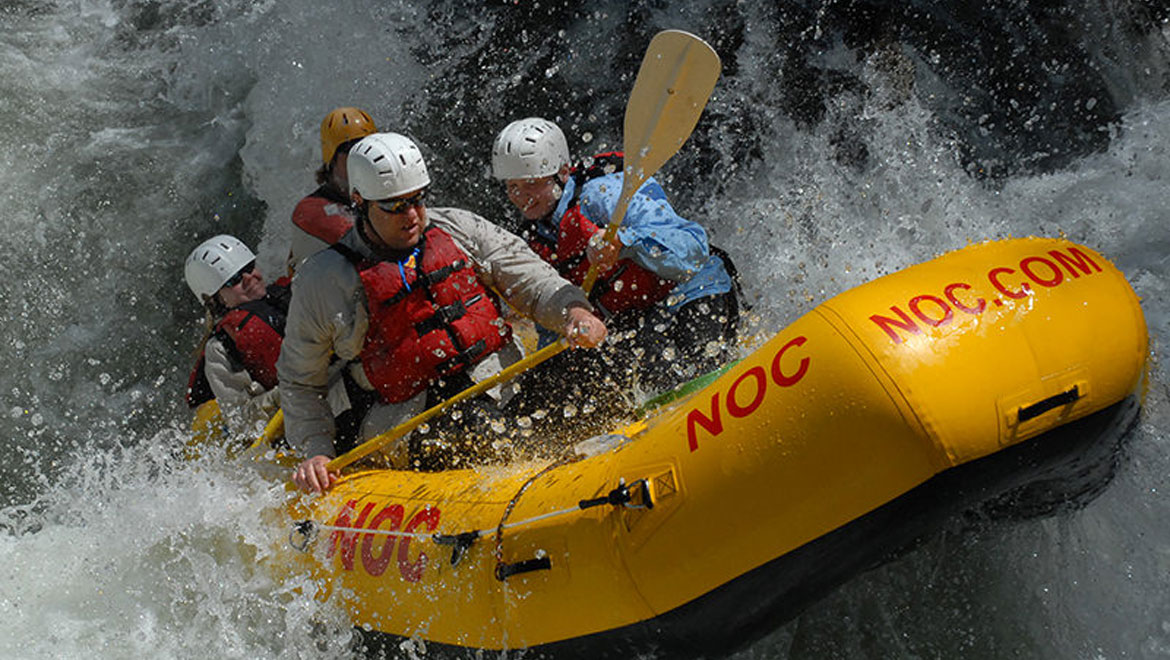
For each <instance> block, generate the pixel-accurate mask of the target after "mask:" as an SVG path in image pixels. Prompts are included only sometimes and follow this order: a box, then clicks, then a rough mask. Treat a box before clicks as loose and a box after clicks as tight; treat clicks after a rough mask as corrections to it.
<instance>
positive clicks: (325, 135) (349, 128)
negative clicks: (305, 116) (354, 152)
mask: <svg viewBox="0 0 1170 660" xmlns="http://www.w3.org/2000/svg"><path fill="white" fill-rule="evenodd" d="M377 131H378V129H377V127H376V126H374V120H373V119H371V118H370V115H368V114H366V111H365V110H359V109H358V108H351V107H348V106H347V107H344V108H337V109H336V110H334V111H332V112H330V113H329V114H327V115H325V118H324V119H322V120H321V160H322V161H324V162H325V164H326V165H328V164H329V163H331V162H333V154H335V153H337V147H340V146H341V145H343V144H345V143H346V142H352V141H354V140H358V139H361V138H364V137H365V136H367V135H369V134H371V133H376V132H377Z"/></svg>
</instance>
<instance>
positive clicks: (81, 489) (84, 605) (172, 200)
mask: <svg viewBox="0 0 1170 660" xmlns="http://www.w3.org/2000/svg"><path fill="white" fill-rule="evenodd" d="M773 5H775V6H773ZM1168 17H1170V10H1168V9H1167V7H1166V5H1165V4H1164V3H1155V2H1121V1H1119V0H1108V1H1106V2H1099V3H1081V4H1072V5H1068V6H1064V5H1061V4H1060V3H1045V2H1017V3H984V4H979V5H971V3H936V2H901V3H879V2H822V3H812V2H789V3H753V2H733V1H715V0H688V2H685V3H663V2H633V3H624V2H599V3H597V2H595V3H580V2H550V1H541V2H538V3H532V2H524V3H519V2H489V3H483V4H481V5H479V6H475V7H473V8H467V7H465V6H464V3H460V2H454V1H451V2H443V1H432V2H429V3H427V4H426V5H423V6H419V5H415V4H413V3H407V2H387V3H361V2H354V1H341V2H330V3H312V2H308V1H305V0H285V1H283V2H275V1H272V2H255V3H254V2H244V1H242V0H235V1H229V0H220V1H210V0H209V1H193V2H192V1H183V2H178V1H171V0H151V1H140V0H106V1H97V0H61V1H57V2H51V1H44V0H16V1H9V2H7V3H5V4H3V6H0V26H2V27H3V28H4V29H3V30H2V31H0V87H2V88H3V90H4V94H3V95H0V163H2V164H3V167H0V182H2V183H3V185H2V186H0V190H3V191H4V192H3V193H0V196H2V199H3V209H4V213H3V214H2V215H0V218H2V220H0V221H2V222H4V223H5V229H6V231H5V232H3V234H2V235H0V256H2V257H3V258H0V276H2V278H3V281H4V286H2V287H0V313H2V315H3V318H4V319H5V321H4V323H3V325H2V327H0V341H2V345H3V350H2V351H0V397H3V407H0V413H2V414H0V446H2V447H4V448H5V449H6V450H7V451H6V454H7V460H5V461H3V462H0V506H2V507H3V508H0V530H4V532H5V533H4V534H2V535H0V560H2V561H0V563H3V565H4V566H5V567H6V568H5V569H4V570H3V573H0V581H2V582H3V584H4V585H5V586H4V588H3V589H0V616H3V617H4V619H5V621H6V625H5V626H4V627H3V628H2V630H3V632H0V655H3V656H4V657H81V656H85V657H91V656H94V655H96V656H99V657H128V656H145V657H191V656H195V655H197V654H198V655H200V656H202V655H206V654H207V652H209V651H210V652H213V653H214V652H218V653H219V654H220V655H223V656H226V657H316V656H318V655H320V654H323V653H324V654H329V655H332V654H334V653H340V651H339V650H338V648H339V645H342V644H344V641H345V639H346V638H347V637H348V634H349V633H348V631H347V627H346V625H345V623H344V617H343V616H341V614H340V613H338V612H336V611H334V610H333V609H332V608H331V606H330V605H329V604H321V603H318V602H315V601H312V600H309V599H305V598H303V597H301V596H300V595H298V592H297V591H296V590H297V588H298V587H300V586H302V585H300V584H289V583H281V584H275V583H272V582H271V581H270V580H269V578H268V577H267V575H266V574H265V573H264V572H263V571H261V570H259V569H258V568H257V563H258V562H261V561H263V557H264V553H265V552H266V551H265V550H264V548H266V547H268V545H269V542H268V540H267V535H268V534H269V533H270V532H268V531H266V530H265V528H264V525H263V524H262V522H261V521H260V520H259V519H258V517H257V516H256V515H255V514H254V513H253V511H254V509H255V508H256V503H257V502H274V501H277V500H279V498H280V497H282V493H281V492H280V491H279V490H273V489H270V488H269V487H268V486H267V485H260V484H258V483H257V482H256V481H255V480H254V479H253V478H252V477H251V476H250V475H248V474H247V473H245V472H243V471H241V470H238V469H236V468H233V467H231V466H226V467H225V466H223V465H220V464H219V463H217V462H214V461H205V462H203V463H197V464H186V465H184V464H177V463H176V462H175V461H174V460H173V459H172V458H171V453H172V452H171V451H170V450H171V448H172V447H173V446H175V445H176V444H178V443H181V442H182V440H183V433H184V431H183V429H184V428H185V426H186V421H187V418H186V412H185V410H184V408H183V406H182V405H181V403H180V401H179V398H180V394H181V391H182V389H183V386H184V384H185V379H186V372H187V370H188V368H189V366H190V365H189V363H190V351H191V349H192V347H193V345H194V343H195V341H196V339H197V337H198V334H199V331H200V329H199V312H198V310H197V308H196V305H195V303H194V300H193V299H192V298H191V296H190V293H189V292H188V291H187V289H186V287H185V286H184V285H183V283H182V279H181V264H182V260H183V258H184V257H185V255H186V253H187V252H188V250H189V249H190V247H191V246H192V245H194V244H195V243H196V242H198V241H199V240H200V239H202V238H203V237H206V236H208V235H211V234H213V233H217V232H231V233H234V234H236V235H239V236H241V237H242V238H244V239H245V240H247V241H249V242H250V243H252V244H253V245H257V244H258V245H259V248H260V251H261V265H262V266H264V267H265V268H266V269H267V272H269V273H273V272H276V270H277V269H278V268H279V266H280V264H281V263H282V260H283V256H284V254H285V253H286V250H287V240H288V231H287V223H288V217H289V214H290V212H291V209H292V206H293V204H295V202H296V201H297V200H298V199H299V198H300V196H301V195H303V194H304V193H305V192H307V191H308V190H309V189H311V187H312V185H313V184H312V171H313V169H314V168H315V166H316V163H317V157H318V156H317V150H318V146H317V136H316V132H317V125H318V122H319V121H320V118H321V117H322V116H323V115H324V113H325V112H327V111H328V110H329V109H331V108H332V107H334V106H337V105H342V104H352V105H358V106H360V107H363V108H365V109H367V110H369V111H370V112H371V113H372V114H373V115H374V117H375V119H376V120H377V121H378V122H379V125H380V126H382V127H384V128H387V129H392V130H398V131H401V132H405V133H408V134H410V135H412V136H414V137H415V138H416V139H417V140H418V141H419V142H420V143H421V144H422V146H423V149H424V152H425V153H426V154H427V156H428V159H429V163H430V165H431V168H432V173H433V175H434V177H435V179H436V182H437V184H436V191H437V194H438V195H437V196H438V198H439V201H440V203H443V204H456V205H464V206H467V207H469V208H472V209H476V210H478V211H480V212H481V213H484V214H485V215H487V216H488V217H491V218H494V219H497V220H499V221H501V222H504V221H506V220H507V213H506V207H505V200H504V197H503V195H502V194H501V191H500V190H499V189H498V186H497V184H495V183H494V182H493V181H491V180H490V179H488V177H487V175H486V171H487V160H488V153H489V147H490V140H491V138H492V137H493V136H494V134H495V132H496V131H498V130H499V128H500V127H502V126H503V125H504V124H506V123H507V122H508V121H510V120H511V119H514V118H517V117H521V116H527V115H531V114H539V115H543V116H547V117H550V118H554V119H556V120H557V121H559V122H560V123H561V124H562V126H564V127H565V129H566V133H567V134H568V135H569V138H570V141H571V145H572V148H573V150H574V151H579V152H586V151H591V150H601V149H604V148H606V147H612V146H618V143H619V140H620V138H619V132H620V126H621V117H622V113H623V111H624V99H625V95H626V94H627V93H628V90H629V88H630V86H631V85H632V80H633V75H634V72H635V71H636V69H637V63H638V61H639V59H640V57H641V53H642V51H643V50H644V48H645V45H646V43H647V42H648V41H649V38H650V37H651V36H652V35H653V34H654V33H655V32H657V31H658V30H660V29H663V28H682V29H686V30H689V31H692V32H694V33H696V34H699V35H701V36H703V37H704V38H706V39H707V40H708V41H710V42H711V43H712V44H713V45H714V47H715V48H716V50H717V51H719V53H720V55H721V56H722V58H723V62H724V70H723V77H722V79H721V81H720V83H719V85H718V87H717V88H716V93H715V97H714V99H713V101H712V102H711V104H710V105H709V107H708V109H707V111H706V113H705V114H704V118H703V120H702V121H701V122H700V125H699V127H698V129H697V130H696V133H695V135H694V136H693V137H692V140H691V141H690V142H689V143H688V145H687V146H686V147H685V148H684V149H683V151H682V152H681V153H680V154H679V155H678V156H677V157H675V158H674V159H673V160H672V161H671V162H670V163H669V164H668V165H667V166H666V168H665V169H664V172H663V175H662V177H663V179H664V180H665V182H666V183H667V185H668V188H669V190H670V192H671V195H672V199H673V200H675V201H676V206H678V207H679V208H680V210H682V211H683V212H684V213H686V214H689V215H691V216H693V217H695V218H696V219H699V220H700V221H702V222H703V223H704V224H705V226H707V228H708V230H709V232H710V233H711V235H712V236H713V239H714V241H715V242H716V243H718V244H720V245H722V246H723V247H724V248H725V249H727V250H728V251H729V252H730V253H731V254H732V255H733V257H735V258H736V259H737V261H738V262H739V264H740V266H741V270H742V271H743V275H744V277H745V280H746V284H747V291H748V294H749V296H750V297H751V298H752V299H753V301H754V302H755V313H756V318H754V319H753V323H754V326H752V327H753V328H755V329H756V330H757V331H758V332H759V333H761V334H767V333H768V332H770V329H771V330H774V329H775V328H778V327H780V326H782V325H783V324H784V323H787V322H789V321H791V320H793V319H795V318H796V317H797V316H799V315H800V314H802V313H804V312H805V311H807V310H809V309H811V308H812V307H813V306H815V305H816V304H817V303H819V302H821V301H823V300H825V299H827V298H828V297H830V296H832V295H833V294H835V293H837V292H840V291H842V290H844V289H847V288H849V287H851V286H855V285H857V284H860V283H862V282H865V281H867V280H870V279H873V278H874V277H876V276H879V275H881V274H884V273H888V272H891V271H893V270H896V269H898V268H901V267H903V266H906V265H909V264H912V263H915V262H918V261H921V260H924V259H927V258H929V257H932V256H934V255H936V254H939V253H941V252H944V251H947V250H950V249H953V248H956V247H960V246H962V245H965V244H966V243H967V242H968V241H972V240H981V239H984V238H989V237H1002V236H1009V235H1013V236H1021V235H1032V234H1035V235H1061V234H1063V235H1066V236H1068V237H1069V238H1071V239H1073V240H1076V241H1079V242H1083V243H1086V244H1088V245H1090V246H1092V247H1094V248H1096V249H1098V250H1100V251H1101V252H1103V253H1104V254H1106V255H1107V256H1109V257H1110V258H1111V259H1113V260H1114V261H1115V263H1116V264H1117V265H1118V266H1119V267H1120V268H1122V270H1123V271H1125V272H1126V273H1127V275H1128V276H1129V278H1130V281H1131V283H1132V284H1133V286H1134V287H1135V289H1136V290H1137V291H1138V293H1139V295H1140V296H1142V298H1143V306H1144V308H1145V312H1146V315H1147V320H1148V323H1149V326H1150V330H1151V336H1152V353H1153V355H1152V357H1153V360H1154V361H1153V370H1152V374H1151V381H1150V389H1149V396H1148V399H1147V406H1146V410H1145V412H1144V415H1143V417H1142V419H1141V421H1140V423H1139V425H1138V427H1137V428H1136V430H1135V432H1134V434H1133V435H1132V436H1131V437H1130V438H1129V440H1128V441H1127V444H1126V450H1125V452H1124V455H1123V456H1122V460H1121V463H1120V466H1119V471H1118V473H1117V475H1116V477H1115V478H1114V479H1113V481H1112V482H1111V483H1110V485H1109V487H1108V488H1107V489H1106V490H1105V491H1104V492H1103V493H1101V495H1100V496H1099V497H1097V498H1096V499H1094V500H1093V501H1092V502H1090V503H1088V504H1087V505H1086V506H1083V507H1081V508H1078V509H1072V510H1067V511H1062V512H1059V513H1057V514H1056V515H1053V516H1049V517H1045V518H1041V519H1034V520H1026V521H1016V522H989V521H974V522H972V521H970V520H967V519H957V520H956V521H954V523H953V524H951V525H949V526H948V527H947V528H946V530H945V531H944V532H943V533H941V534H939V535H937V536H935V537H932V539H931V540H930V541H928V542H927V543H926V544H925V545H924V546H922V547H920V548H918V549H917V550H915V551H913V552H911V553H909V554H907V555H905V556H903V557H901V558H900V559H898V560H896V561H894V562H892V563H889V564H887V565H885V566H883V567H880V568H878V569H876V570H873V571H870V572H868V573H865V574H863V575H861V576H858V577H857V578H855V579H853V580H851V581H850V582H849V583H847V584H846V585H844V586H843V587H841V588H840V589H837V590H836V591H834V592H833V593H832V594H830V595H829V596H828V597H826V598H825V599H824V600H822V601H820V602H819V603H817V604H815V605H813V606H812V607H811V608H810V609H809V610H807V611H806V612H805V614H803V615H802V616H801V617H799V618H798V619H796V620H794V621H792V622H789V623H787V624H785V625H783V626H780V627H778V629H777V630H776V631H775V632H774V633H772V634H771V635H769V636H768V637H766V638H765V639H763V640H759V641H750V640H745V643H746V644H747V648H746V649H743V650H731V649H729V654H730V655H732V656H734V657H737V658H738V657H744V658H822V657H849V658H855V657H925V658H933V657H970V658H986V657H1036V658H1056V657H1059V658H1073V657H1076V658H1128V657H1138V658H1153V657H1163V656H1166V655H1170V615H1167V612H1170V602H1168V600H1170V598H1168V597H1167V595H1166V594H1167V593H1168V592H1170V590H1168V589H1167V587H1168V583H1170V580H1168V578H1167V575H1168V572H1170V560H1168V559H1167V558H1168V557H1170V532H1167V530H1166V525H1165V521H1166V520H1167V519H1168V516H1167V514H1168V509H1170V507H1167V505H1166V504H1165V503H1164V497H1163V493H1164V492H1166V491H1167V490H1168V489H1170V485H1168V484H1167V483H1166V476H1165V475H1167V474H1170V461H1168V460H1167V459H1166V448H1167V444H1168V438H1167V429H1168V428H1170V424H1168V415H1170V413H1168V408H1167V399H1168V397H1170V388H1168V385H1167V383H1168V378H1167V372H1166V367H1165V365H1164V361H1163V360H1162V359H1161V355H1162V352H1163V351H1164V347H1165V345H1166V340H1167V321H1168V310H1170V302H1168V298H1170V292H1168V286H1170V282H1168V275H1167V272H1168V269H1167V259H1168V257H1167V255H1168V254H1170V229H1168V227H1170V194H1167V181H1170V41H1168V37H1170V27H1168V24H1167V19H1168ZM144 494H149V497H144ZM305 586H306V588H309V586H310V585H305ZM321 648H324V649H326V651H321V650H320V649H321ZM330 649H331V650H330Z"/></svg>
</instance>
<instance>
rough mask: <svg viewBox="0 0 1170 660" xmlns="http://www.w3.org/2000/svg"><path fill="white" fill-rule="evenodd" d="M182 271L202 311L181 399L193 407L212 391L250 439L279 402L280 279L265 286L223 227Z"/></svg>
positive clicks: (284, 300)
mask: <svg viewBox="0 0 1170 660" xmlns="http://www.w3.org/2000/svg"><path fill="white" fill-rule="evenodd" d="M183 270H184V275H185V276H186V280H187V286H188V287H190V289H191V292H192V293H194V294H195V297H196V298H197V299H199V302H200V303H201V304H202V305H203V308H204V310H205V311H206V315H207V316H206V332H205V333H204V335H203V339H202V341H201V342H200V344H199V348H198V354H199V358H198V360H197V361H196V364H195V368H194V369H193V370H192V372H191V378H190V380H189V383H188V387H187V403H188V404H189V405H190V406H191V407H192V408H194V407H197V406H199V405H200V404H202V403H203V402H205V401H207V400H209V399H212V398H214V399H215V400H216V402H217V403H218V404H219V408H220V412H221V413H222V414H223V416H224V419H225V421H226V422H227V424H228V429H229V430H230V431H231V432H232V435H233V436H235V437H239V438H248V437H249V436H250V437H252V438H254V437H255V436H256V435H257V434H258V432H259V430H262V429H263V424H264V422H267V421H268V418H269V417H270V416H271V415H272V413H274V412H276V409H277V408H279V406H280V399H279V396H278V394H277V392H276V389H275V387H276V357H277V355H279V354H280V338H281V334H282V333H283V332H284V318H285V314H286V313H287V310H288V298H289V289H288V284H287V281H286V282H278V283H276V284H273V285H272V286H270V287H266V286H265V284H264V276H263V275H262V274H261V273H260V269H258V268H256V255H255V254H253V253H252V251H251V250H249V249H248V246H247V245H244V244H243V243H242V242H241V241H240V240H239V239H237V238H235V237H234V236H228V235H226V234H223V235H220V236H215V237H213V238H209V239H207V240H206V241H204V242H202V243H200V244H199V246H198V247H196V248H195V249H194V250H192V251H191V254H190V256H188V257H187V263H186V265H185V267H184V269H183ZM257 425H258V426H259V428H257Z"/></svg>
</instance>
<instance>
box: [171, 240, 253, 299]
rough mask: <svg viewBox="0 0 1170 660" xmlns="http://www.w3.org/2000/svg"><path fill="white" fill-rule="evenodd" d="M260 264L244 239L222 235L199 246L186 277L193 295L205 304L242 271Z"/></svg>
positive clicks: (188, 266) (186, 267) (185, 267)
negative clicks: (257, 263) (249, 266)
mask: <svg viewBox="0 0 1170 660" xmlns="http://www.w3.org/2000/svg"><path fill="white" fill-rule="evenodd" d="M255 260H256V255H254V254H252V251H251V250H249V249H248V246H247V245H244V244H243V243H242V242H241V241H240V239H238V238H236V237H235V236H228V235H227V234H220V235H219V236H216V237H214V238H209V239H207V240H206V241H203V242H202V243H200V244H199V247H197V248H195V249H194V250H192V251H191V255H190V256H188V257H187V264H186V266H184V268H183V274H184V275H185V276H186V278H187V286H189V287H191V292H192V293H194V294H195V297H196V298H198V299H199V302H201V303H202V302H203V301H204V300H205V299H206V298H209V297H211V296H214V295H215V294H216V292H217V291H219V289H220V287H222V286H223V285H224V283H226V282H227V281H228V280H230V279H231V278H232V276H233V275H235V274H236V273H238V272H239V271H240V269H241V268H243V267H244V266H247V265H248V264H249V263H251V262H253V261H255Z"/></svg>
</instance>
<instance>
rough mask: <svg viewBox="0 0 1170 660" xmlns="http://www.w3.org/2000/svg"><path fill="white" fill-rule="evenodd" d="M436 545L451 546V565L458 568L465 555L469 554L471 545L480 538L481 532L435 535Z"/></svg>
mask: <svg viewBox="0 0 1170 660" xmlns="http://www.w3.org/2000/svg"><path fill="white" fill-rule="evenodd" d="M433 538H434V541H435V543H437V544H439V545H449V546H452V547H451V565H452V566H458V565H459V562H460V560H462V559H463V555H464V554H466V553H467V549H468V548H470V547H471V544H473V543H475V541H476V539H478V538H479V532H463V533H462V534H435V535H434V537H433Z"/></svg>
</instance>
